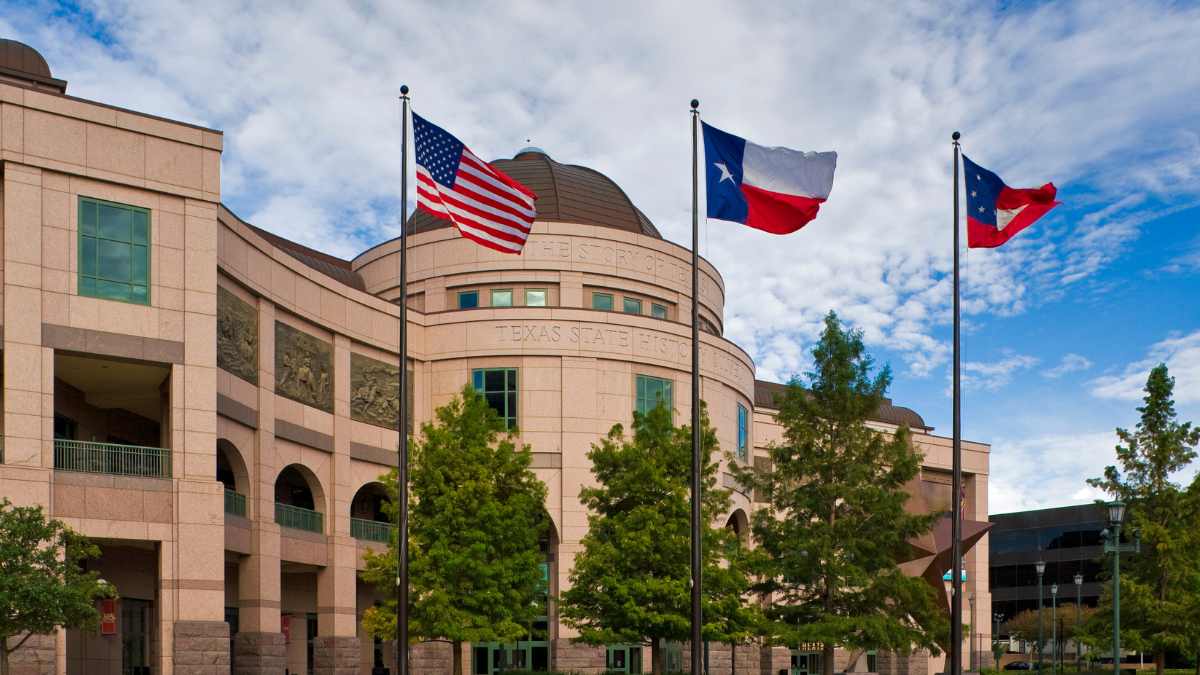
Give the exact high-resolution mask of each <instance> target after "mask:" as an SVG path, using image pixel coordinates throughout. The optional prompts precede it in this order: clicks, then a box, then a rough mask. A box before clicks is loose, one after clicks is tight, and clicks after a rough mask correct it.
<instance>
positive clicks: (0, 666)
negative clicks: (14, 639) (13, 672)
mask: <svg viewBox="0 0 1200 675" xmlns="http://www.w3.org/2000/svg"><path fill="white" fill-rule="evenodd" d="M0 675H8V638H7V637H4V638H0Z"/></svg>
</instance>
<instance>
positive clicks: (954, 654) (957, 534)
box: [947, 131, 963, 675]
mask: <svg viewBox="0 0 1200 675" xmlns="http://www.w3.org/2000/svg"><path fill="white" fill-rule="evenodd" d="M961 136H962V135H961V134H959V133H958V132H957V131H956V132H954V134H953V135H952V136H951V139H952V140H953V141H954V440H953V445H954V460H953V462H954V464H953V471H954V478H953V481H952V482H953V486H952V487H951V490H952V494H953V497H952V499H953V501H954V505H953V507H952V514H951V518H952V519H953V522H952V523H951V525H950V536H951V539H952V542H951V550H950V555H951V557H952V558H953V561H952V567H951V568H950V577H951V581H950V588H951V589H953V590H952V594H951V598H950V668H949V670H948V671H947V672H949V673H950V675H961V673H962V502H963V498H962V382H961V372H960V366H959V364H960V356H961V355H960V354H959V307H958V295H959V292H958V291H959V281H958V245H959V242H958V237H959V234H958V230H959V227H958V163H959V145H958V139H959V138H961Z"/></svg>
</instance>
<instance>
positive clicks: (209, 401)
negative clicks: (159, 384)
mask: <svg viewBox="0 0 1200 675" xmlns="http://www.w3.org/2000/svg"><path fill="white" fill-rule="evenodd" d="M175 367H176V368H180V369H182V371H183V399H182V401H180V407H191V408H196V409H199V410H212V411H215V410H216V409H217V373H216V370H217V369H216V368H215V367H213V368H205V367H202V366H195V365H187V366H175ZM172 393H174V392H172ZM173 400H179V399H178V398H175V399H173Z"/></svg>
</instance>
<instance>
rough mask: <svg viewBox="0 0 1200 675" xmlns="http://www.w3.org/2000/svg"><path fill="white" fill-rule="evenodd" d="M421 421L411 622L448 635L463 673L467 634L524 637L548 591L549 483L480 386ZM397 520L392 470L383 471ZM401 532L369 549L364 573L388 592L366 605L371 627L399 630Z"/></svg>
mask: <svg viewBox="0 0 1200 675" xmlns="http://www.w3.org/2000/svg"><path fill="white" fill-rule="evenodd" d="M436 418H437V421H436V423H435V424H425V425H424V426H423V428H422V438H420V439H415V440H414V442H413V444H412V446H411V447H412V452H411V470H410V479H411V490H410V495H411V500H410V506H409V514H410V516H409V556H410V557H409V576H410V581H411V588H412V590H411V594H410V603H411V607H410V610H409V611H410V629H411V634H412V635H413V636H414V637H418V638H423V639H426V640H446V641H449V642H450V643H451V645H452V646H453V653H454V657H453V658H454V666H453V667H454V670H453V672H454V673H455V674H456V675H461V674H462V673H463V664H462V645H463V643H464V642H512V641H514V640H517V639H519V638H521V637H523V636H524V635H525V634H526V632H527V631H528V627H529V625H530V624H531V623H532V622H533V620H534V618H535V617H536V616H537V614H538V613H541V612H544V609H542V607H541V605H540V603H539V598H540V597H541V595H543V593H544V588H543V583H542V575H541V571H540V568H539V565H540V563H541V562H543V561H542V554H541V552H540V551H539V546H538V545H539V541H540V539H541V538H542V537H543V536H544V533H545V531H546V527H547V526H548V523H547V521H546V518H545V506H544V502H545V499H546V486H545V485H544V484H543V483H542V482H541V481H540V480H538V478H537V476H535V475H534V473H533V471H532V470H530V463H531V461H532V455H531V453H530V449H529V446H528V445H526V446H522V447H519V448H518V447H517V446H516V444H515V443H514V442H513V437H512V435H510V434H509V433H508V432H506V431H505V427H504V422H503V420H501V419H500V418H499V417H498V416H497V415H496V412H495V411H494V410H492V408H491V407H489V406H488V404H487V402H486V401H485V400H484V398H483V396H481V395H480V394H478V393H477V392H475V391H474V390H472V389H471V388H470V387H467V388H466V389H464V390H463V392H462V395H461V396H457V397H455V398H454V400H452V401H450V402H449V403H447V404H446V405H445V406H443V407H441V408H439V409H438V410H437V414H436ZM385 480H386V482H387V486H388V490H389V492H390V494H391V496H392V499H391V500H390V501H389V502H388V503H386V504H385V510H386V512H387V513H388V515H389V517H391V518H392V520H393V522H395V521H396V516H397V513H396V508H395V506H394V504H395V497H396V494H397V491H396V487H397V483H396V472H395V471H393V472H392V473H391V474H389V475H388V476H387V477H386V479H385ZM396 545H397V537H396V536H395V534H393V536H392V543H391V545H390V546H389V547H388V550H387V551H386V552H385V553H383V554H374V553H370V552H368V553H367V556H366V559H367V569H366V571H365V572H364V573H363V576H364V577H365V578H366V579H367V580H368V581H370V582H372V583H374V584H375V585H376V586H377V587H378V588H380V589H381V590H382V591H383V592H384V593H385V594H386V595H387V597H388V600H387V601H386V602H385V603H384V604H383V605H381V606H378V607H373V608H371V609H369V610H367V614H366V616H365V617H364V624H365V625H366V627H367V629H368V630H369V631H370V632H371V633H372V634H374V635H377V636H380V637H385V638H390V639H395V636H396V620H395V611H396V606H395V596H394V589H395V581H396V562H397V553H396Z"/></svg>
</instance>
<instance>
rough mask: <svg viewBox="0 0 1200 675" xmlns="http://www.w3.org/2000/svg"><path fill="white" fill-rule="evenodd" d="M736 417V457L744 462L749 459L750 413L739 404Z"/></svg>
mask: <svg viewBox="0 0 1200 675" xmlns="http://www.w3.org/2000/svg"><path fill="white" fill-rule="evenodd" d="M737 415H738V419H737V434H738V435H737V456H738V459H740V460H742V461H743V462H744V461H746V460H747V459H748V458H749V457H750V447H749V446H750V411H749V410H747V409H746V406H744V405H742V404H741V403H739V404H738V407H737Z"/></svg>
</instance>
